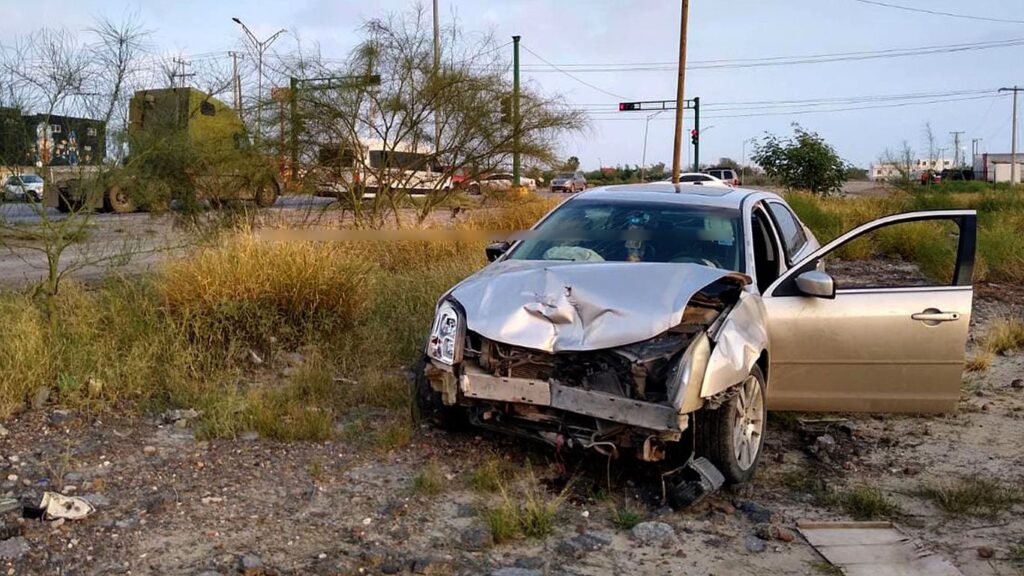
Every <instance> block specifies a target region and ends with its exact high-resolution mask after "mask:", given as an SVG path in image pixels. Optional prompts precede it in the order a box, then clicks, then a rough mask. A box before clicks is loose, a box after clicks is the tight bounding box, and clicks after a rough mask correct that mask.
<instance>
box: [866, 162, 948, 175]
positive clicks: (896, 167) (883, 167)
mask: <svg viewBox="0 0 1024 576" xmlns="http://www.w3.org/2000/svg"><path fill="white" fill-rule="evenodd" d="M952 167H953V161H952V160H950V159H949V158H918V159H917V160H914V162H913V165H912V166H911V169H910V172H911V174H910V175H911V176H912V177H916V176H918V175H919V174H921V172H924V171H925V170H935V171H937V172H941V171H942V170H944V169H946V168H952ZM901 168H902V166H901V165H900V164H897V163H895V162H879V163H878V164H872V165H871V167H870V169H869V171H868V177H869V178H870V179H872V180H889V179H892V178H897V177H899V173H900V169H901Z"/></svg>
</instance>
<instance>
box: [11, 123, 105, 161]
mask: <svg viewBox="0 0 1024 576" xmlns="http://www.w3.org/2000/svg"><path fill="white" fill-rule="evenodd" d="M106 133H107V129H106V124H105V123H104V122H102V121H100V120H91V119H89V118H75V117H72V116H58V115H56V114H49V115H48V114H32V115H28V116H25V115H22V113H21V111H20V110H18V109H16V108H0V163H2V164H3V165H6V166H36V167H41V166H79V165H95V164H100V163H102V162H103V159H104V157H105V156H106V137H107V134H106Z"/></svg>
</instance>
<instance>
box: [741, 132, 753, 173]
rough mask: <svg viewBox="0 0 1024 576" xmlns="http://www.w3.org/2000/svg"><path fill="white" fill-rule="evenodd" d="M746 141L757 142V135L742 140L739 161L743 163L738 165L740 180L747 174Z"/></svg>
mask: <svg viewBox="0 0 1024 576" xmlns="http://www.w3.org/2000/svg"><path fill="white" fill-rule="evenodd" d="M747 142H750V143H751V144H753V143H754V142H757V137H756V136H751V137H750V138H747V139H746V140H744V141H743V152H742V153H741V154H740V162H742V163H743V164H741V165H740V179H741V180H742V179H743V178H744V177H745V176H746V174H747Z"/></svg>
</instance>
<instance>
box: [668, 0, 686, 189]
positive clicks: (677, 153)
mask: <svg viewBox="0 0 1024 576" xmlns="http://www.w3.org/2000/svg"><path fill="white" fill-rule="evenodd" d="M689 11H690V0H683V10H682V14H681V16H680V18H679V79H678V80H677V82H676V140H675V146H674V149H673V151H672V182H673V183H675V184H678V183H679V172H680V170H681V168H682V155H683V109H684V108H685V107H686V100H685V99H684V98H683V94H684V90H683V88H684V85H685V82H686V19H687V16H688V13H689Z"/></svg>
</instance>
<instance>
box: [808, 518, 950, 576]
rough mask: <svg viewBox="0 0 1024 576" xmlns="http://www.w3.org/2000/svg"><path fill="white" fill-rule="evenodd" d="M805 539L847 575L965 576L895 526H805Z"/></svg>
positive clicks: (826, 523)
mask: <svg viewBox="0 0 1024 576" xmlns="http://www.w3.org/2000/svg"><path fill="white" fill-rule="evenodd" d="M797 528H798V529H799V530H800V533H801V534H803V536H804V538H806V539H807V541H808V542H809V543H810V544H811V546H813V547H814V548H815V549H816V550H817V551H818V552H819V553H820V554H821V555H822V556H824V557H825V559H826V560H828V561H829V562H830V563H832V564H834V565H835V566H837V567H839V568H841V569H842V570H843V573H844V574H851V575H860V574H864V575H866V574H873V575H885V574H900V575H901V576H916V575H920V576H963V575H962V573H961V572H960V570H958V569H957V568H956V566H953V565H952V564H951V563H950V562H949V561H948V560H946V559H945V558H943V557H941V556H939V555H938V554H936V553H935V552H934V551H932V550H930V549H929V548H928V547H927V546H925V545H924V544H923V543H921V542H917V541H915V540H913V539H912V538H911V537H910V536H908V535H907V534H905V533H904V532H903V531H901V530H900V529H899V528H897V527H896V525H895V524H892V523H891V522H802V523H798V524H797Z"/></svg>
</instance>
